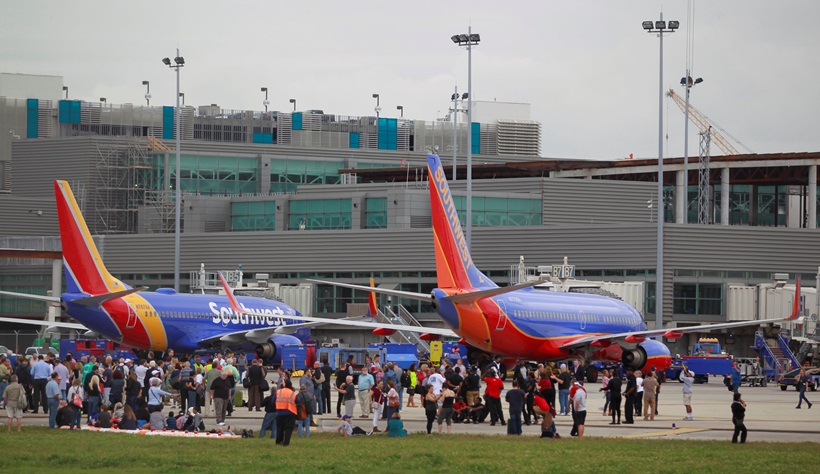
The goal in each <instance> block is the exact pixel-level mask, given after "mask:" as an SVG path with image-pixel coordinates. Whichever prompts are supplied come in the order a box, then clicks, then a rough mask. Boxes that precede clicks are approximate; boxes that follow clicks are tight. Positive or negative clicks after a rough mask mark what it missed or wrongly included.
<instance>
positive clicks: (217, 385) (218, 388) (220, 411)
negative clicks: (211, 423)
mask: <svg viewBox="0 0 820 474" xmlns="http://www.w3.org/2000/svg"><path fill="white" fill-rule="evenodd" d="M230 374H231V372H230V371H229V370H223V371H222V372H221V373H220V374H219V378H217V379H216V380H214V381H213V382H211V387H210V394H211V400H213V402H214V412H215V414H216V424H217V425H219V426H225V414H226V413H227V411H228V401H229V399H230V397H231V388H232V386H231V382H230V380H228V376H229V375H230Z"/></svg>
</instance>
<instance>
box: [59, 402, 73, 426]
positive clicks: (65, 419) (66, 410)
mask: <svg viewBox="0 0 820 474" xmlns="http://www.w3.org/2000/svg"><path fill="white" fill-rule="evenodd" d="M73 417H74V410H72V409H71V407H70V406H68V403H67V402H66V401H65V400H61V401H60V408H59V409H58V410H57V428H63V427H66V428H68V427H70V426H71V419H72V418H73Z"/></svg>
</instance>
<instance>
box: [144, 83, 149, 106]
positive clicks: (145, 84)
mask: <svg viewBox="0 0 820 474" xmlns="http://www.w3.org/2000/svg"><path fill="white" fill-rule="evenodd" d="M142 85H144V86H145V105H146V106H148V105H151V83H150V82H148V81H142Z"/></svg>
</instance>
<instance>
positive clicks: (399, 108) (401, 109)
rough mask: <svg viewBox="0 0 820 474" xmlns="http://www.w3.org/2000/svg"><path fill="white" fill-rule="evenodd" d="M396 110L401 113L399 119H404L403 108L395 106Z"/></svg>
mask: <svg viewBox="0 0 820 474" xmlns="http://www.w3.org/2000/svg"><path fill="white" fill-rule="evenodd" d="M396 110H398V111H399V113H401V115H400V116H399V118H404V106H403V105H397V106H396Z"/></svg>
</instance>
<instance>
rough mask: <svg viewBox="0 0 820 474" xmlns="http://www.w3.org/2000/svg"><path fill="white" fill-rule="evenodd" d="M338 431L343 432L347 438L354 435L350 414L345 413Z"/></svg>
mask: <svg viewBox="0 0 820 474" xmlns="http://www.w3.org/2000/svg"><path fill="white" fill-rule="evenodd" d="M336 431H338V432H339V433H341V434H343V435H344V437H345V438H347V437H348V436H353V427H352V426H351V425H350V415H345V416H343V417H342V424H341V425H339V428H337V429H336Z"/></svg>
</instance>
